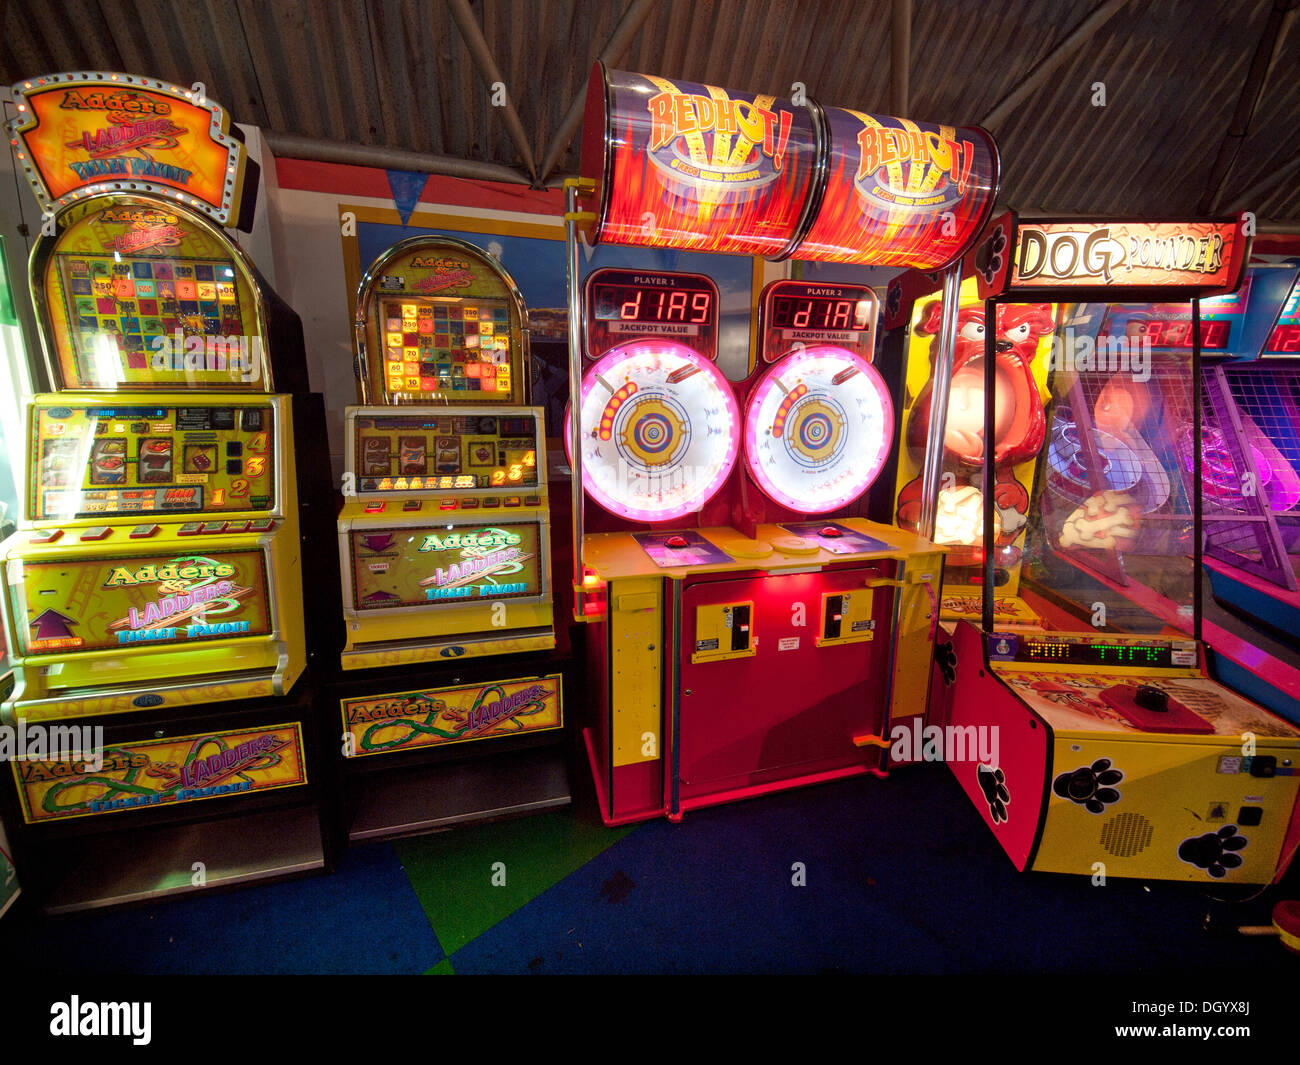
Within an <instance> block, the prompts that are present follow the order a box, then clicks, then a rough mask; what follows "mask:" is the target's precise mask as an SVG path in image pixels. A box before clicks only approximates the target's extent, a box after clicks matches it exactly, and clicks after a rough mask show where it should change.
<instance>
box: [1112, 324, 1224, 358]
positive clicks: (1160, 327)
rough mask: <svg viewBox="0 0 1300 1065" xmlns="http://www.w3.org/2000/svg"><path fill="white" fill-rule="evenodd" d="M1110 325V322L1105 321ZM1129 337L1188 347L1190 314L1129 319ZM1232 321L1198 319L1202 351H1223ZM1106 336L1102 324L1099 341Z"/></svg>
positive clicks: (1154, 344)
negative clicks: (1174, 316) (1176, 316)
mask: <svg viewBox="0 0 1300 1065" xmlns="http://www.w3.org/2000/svg"><path fill="white" fill-rule="evenodd" d="M1107 325H1109V322H1108V323H1107ZM1126 331H1127V334H1128V336H1129V337H1130V338H1131V339H1139V340H1146V341H1148V342H1149V343H1150V344H1151V346H1152V347H1153V348H1188V349H1190V348H1191V346H1192V322H1191V319H1189V318H1142V319H1136V320H1131V321H1130V322H1129V323H1128V326H1127V330H1126ZM1230 331H1231V323H1230V322H1226V321H1222V320H1210V321H1205V320H1202V322H1201V349H1202V350H1203V351H1223V350H1224V349H1226V348H1227V346H1228V334H1229V332H1230ZM1106 339H1108V334H1107V330H1106V328H1105V327H1103V328H1102V336H1100V337H1098V341H1099V342H1104V341H1105V340H1106Z"/></svg>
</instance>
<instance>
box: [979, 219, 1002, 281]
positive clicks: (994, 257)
mask: <svg viewBox="0 0 1300 1065" xmlns="http://www.w3.org/2000/svg"><path fill="white" fill-rule="evenodd" d="M1006 249H1007V235H1006V233H1004V232H1003V230H1002V227H1001V226H998V227H997V229H995V230H993V232H992V233H990V234H989V239H988V240H986V241H985V242H984V243H983V244H981V245H980V246H979V250H978V251H976V253H975V269H977V270H978V271H979V272H980V273H981V274H982V275H983V276H984V280H985V281H986V282H987V283H988V284H990V285H991V284H993V279H994V278H995V277H997V276H998V272H999V271H1000V270H1001V269H1002V263H1003V252H1005V251H1006Z"/></svg>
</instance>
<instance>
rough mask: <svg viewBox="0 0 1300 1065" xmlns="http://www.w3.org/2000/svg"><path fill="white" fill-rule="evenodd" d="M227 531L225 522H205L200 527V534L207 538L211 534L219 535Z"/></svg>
mask: <svg viewBox="0 0 1300 1065" xmlns="http://www.w3.org/2000/svg"><path fill="white" fill-rule="evenodd" d="M225 531H226V523H225V522H224V521H205V522H203V524H201V525H200V526H199V532H201V533H203V534H204V535H205V536H206V535H208V534H209V533H219V532H225Z"/></svg>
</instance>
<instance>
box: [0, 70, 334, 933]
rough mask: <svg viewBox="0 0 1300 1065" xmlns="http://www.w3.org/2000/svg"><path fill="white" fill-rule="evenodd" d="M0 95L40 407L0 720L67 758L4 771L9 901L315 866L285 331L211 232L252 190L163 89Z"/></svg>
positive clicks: (58, 87)
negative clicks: (15, 889) (22, 196)
mask: <svg viewBox="0 0 1300 1065" xmlns="http://www.w3.org/2000/svg"><path fill="white" fill-rule="evenodd" d="M14 97H15V99H16V100H17V101H18V104H17V110H18V116H17V118H16V119H14V120H13V121H12V122H11V123H10V127H9V128H10V133H11V137H12V144H13V146H14V148H15V152H16V156H17V159H18V161H19V163H20V164H21V165H22V167H23V169H24V171H25V172H26V175H27V177H28V179H29V180H30V182H31V184H32V186H33V188H34V189H35V191H36V194H37V197H38V199H39V200H40V202H41V204H42V207H43V208H45V209H47V211H48V213H47V214H46V222H45V225H44V226H43V228H42V236H41V237H40V239H39V240H38V241H37V242H36V244H35V246H34V247H33V249H32V256H31V277H30V281H31V293H32V299H33V303H34V305H35V310H36V318H37V321H38V325H39V331H40V335H41V345H42V348H43V351H44V355H45V362H46V371H47V374H48V380H49V382H50V385H51V386H52V388H53V391H52V392H50V393H47V394H42V395H37V396H36V397H35V398H34V399H33V401H32V402H31V403H30V404H29V405H28V408H27V412H26V413H27V431H26V452H27V454H26V468H27V471H28V475H27V483H26V485H25V486H24V500H23V510H22V514H21V518H20V529H19V531H18V532H17V533H16V534H15V535H14V536H12V537H10V538H9V539H8V540H7V541H6V542H5V543H4V544H3V546H2V547H0V566H2V567H3V570H4V592H5V594H4V595H3V596H2V597H0V600H2V601H3V613H4V631H5V638H6V640H7V642H8V644H9V646H10V648H11V653H12V656H13V665H14V673H15V686H14V690H13V692H12V693H11V694H10V696H9V697H8V698H7V699H6V700H5V701H4V703H3V706H0V719H3V722H4V723H5V724H6V725H8V726H11V727H14V728H16V729H18V730H19V731H20V732H21V731H22V730H23V729H26V728H29V727H30V731H29V732H28V733H27V734H28V735H29V736H36V735H37V734H38V733H39V734H40V735H42V736H43V735H47V734H48V735H49V736H51V737H55V736H60V735H61V736H62V737H63V739H64V740H65V741H67V744H68V745H67V746H58V747H57V748H56V746H55V744H54V739H53V738H51V739H50V741H49V745H48V746H47V747H46V749H45V751H37V750H36V749H35V747H33V748H32V749H31V750H29V751H28V758H27V759H25V760H20V761H14V762H13V763H12V764H11V770H12V774H6V776H11V781H12V787H10V788H6V789H5V791H6V793H7V794H6V798H7V800H8V804H9V806H10V808H11V810H12V811H14V816H12V817H11V818H10V827H11V829H13V830H14V833H15V836H16V838H15V840H14V844H15V850H16V852H17V855H18V858H19V861H20V863H21V864H22V865H23V868H24V870H25V880H28V881H34V883H32V884H31V885H30V886H34V887H35V889H36V891H37V894H38V897H40V898H42V900H43V901H44V902H45V904H46V905H47V907H48V908H49V909H50V910H53V911H62V910H68V909H77V908H84V907H89V906H103V905H109V904H113V903H119V902H127V901H132V900H137V899H141V898H145V897H151V896H155V895H160V894H165V893H169V892H175V891H183V890H189V889H191V888H192V887H194V886H215V885H218V884H221V885H228V884H233V883H241V882H245V881H249V880H253V879H261V878H266V877H272V876H284V875H290V874H299V873H303V872H306V871H310V870H319V869H322V868H323V867H324V865H325V850H324V840H323V835H322V831H321V822H320V816H319V812H318V806H319V804H318V801H317V799H318V796H317V795H316V785H315V781H314V779H313V778H312V777H311V776H310V774H309V772H308V770H309V762H310V756H309V745H310V744H311V743H312V742H313V738H314V733H313V730H312V721H311V714H310V706H311V700H310V696H309V693H308V691H307V687H308V685H307V683H306V681H305V679H304V677H303V673H304V670H305V668H306V664H307V645H306V640H305V634H304V630H303V626H304V621H303V618H304V606H303V590H302V545H301V538H300V531H299V521H300V516H299V495H300V485H301V486H303V487H304V489H305V490H306V492H307V493H309V494H310V493H311V492H312V491H313V490H314V491H316V492H317V493H318V492H319V488H320V483H319V478H317V479H316V480H315V481H313V475H312V474H311V473H310V472H308V473H305V474H304V472H303V470H302V466H303V464H302V463H301V462H299V460H300V459H301V458H302V456H303V454H304V451H309V450H310V447H309V446H308V447H307V448H304V447H302V438H301V437H300V436H297V435H296V434H295V426H296V425H300V424H301V420H302V419H303V418H307V417H308V416H309V414H310V410H309V408H312V405H311V404H309V403H308V402H307V398H306V397H305V396H304V395H303V394H304V393H305V391H306V387H307V380H306V363H305V357H304V353H303V345H302V330H301V324H300V323H299V321H298V318H297V316H296V315H295V314H294V313H293V311H292V310H290V309H289V308H288V306H287V305H285V304H284V303H283V302H282V301H281V300H280V299H279V298H278V297H277V296H276V295H275V293H274V292H273V291H272V290H271V289H270V288H269V287H268V286H267V284H266V283H265V281H264V280H263V279H262V278H261V277H260V275H259V274H258V273H257V271H256V269H255V268H254V266H253V264H252V263H251V262H250V260H249V259H248V258H247V256H246V255H245V253H244V252H243V250H242V249H241V248H240V247H239V246H238V245H237V244H236V243H234V242H233V241H232V240H231V239H230V238H229V237H228V236H227V235H226V234H225V233H224V232H223V230H222V227H223V226H226V225H235V224H238V223H240V222H243V223H244V224H245V225H247V224H249V223H250V222H251V208H252V203H253V195H254V193H255V191H256V170H255V168H254V166H253V165H252V164H250V163H249V161H248V160H247V154H246V150H245V148H244V146H243V143H242V141H241V140H240V138H239V137H238V135H237V131H235V130H234V129H232V127H231V126H230V123H229V119H228V117H227V115H226V112H225V111H224V110H223V109H222V108H221V107H220V106H218V105H217V104H216V103H214V102H212V101H210V100H206V99H201V98H196V97H195V95H194V94H193V93H192V92H190V91H188V90H185V89H182V88H180V87H179V86H174V85H169V84H166V83H164V82H160V81H157V80H154V79H147V78H141V77H135V76H131V75H125V74H54V75H49V76H46V77H43V78H36V79H32V80H30V81H25V82H22V83H20V84H19V85H17V86H15V88H14ZM292 393H296V394H297V395H293V394H292ZM314 398H315V400H316V401H317V402H316V403H315V405H314V408H312V409H315V410H317V411H319V402H318V401H319V397H314ZM313 485H315V488H314V489H313V487H312V486H313ZM318 512H319V508H318ZM56 723H57V726H58V727H57V728H54V729H49V728H48V726H52V725H55V724H56ZM38 726H39V727H38ZM33 742H34V743H35V742H37V741H35V740H33ZM126 840H129V843H128V842H126Z"/></svg>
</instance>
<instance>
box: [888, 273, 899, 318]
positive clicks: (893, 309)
mask: <svg viewBox="0 0 1300 1065" xmlns="http://www.w3.org/2000/svg"><path fill="white" fill-rule="evenodd" d="M902 305H903V286H902V285H901V284H899V283H898V281H896V280H895V281H891V282H890V283H889V291H888V292H887V293H886V294H885V311H886V312H887V315H888V317H890V318H893V317H894V316H895V315H896V314H898V308H899V307H901V306H902Z"/></svg>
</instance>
